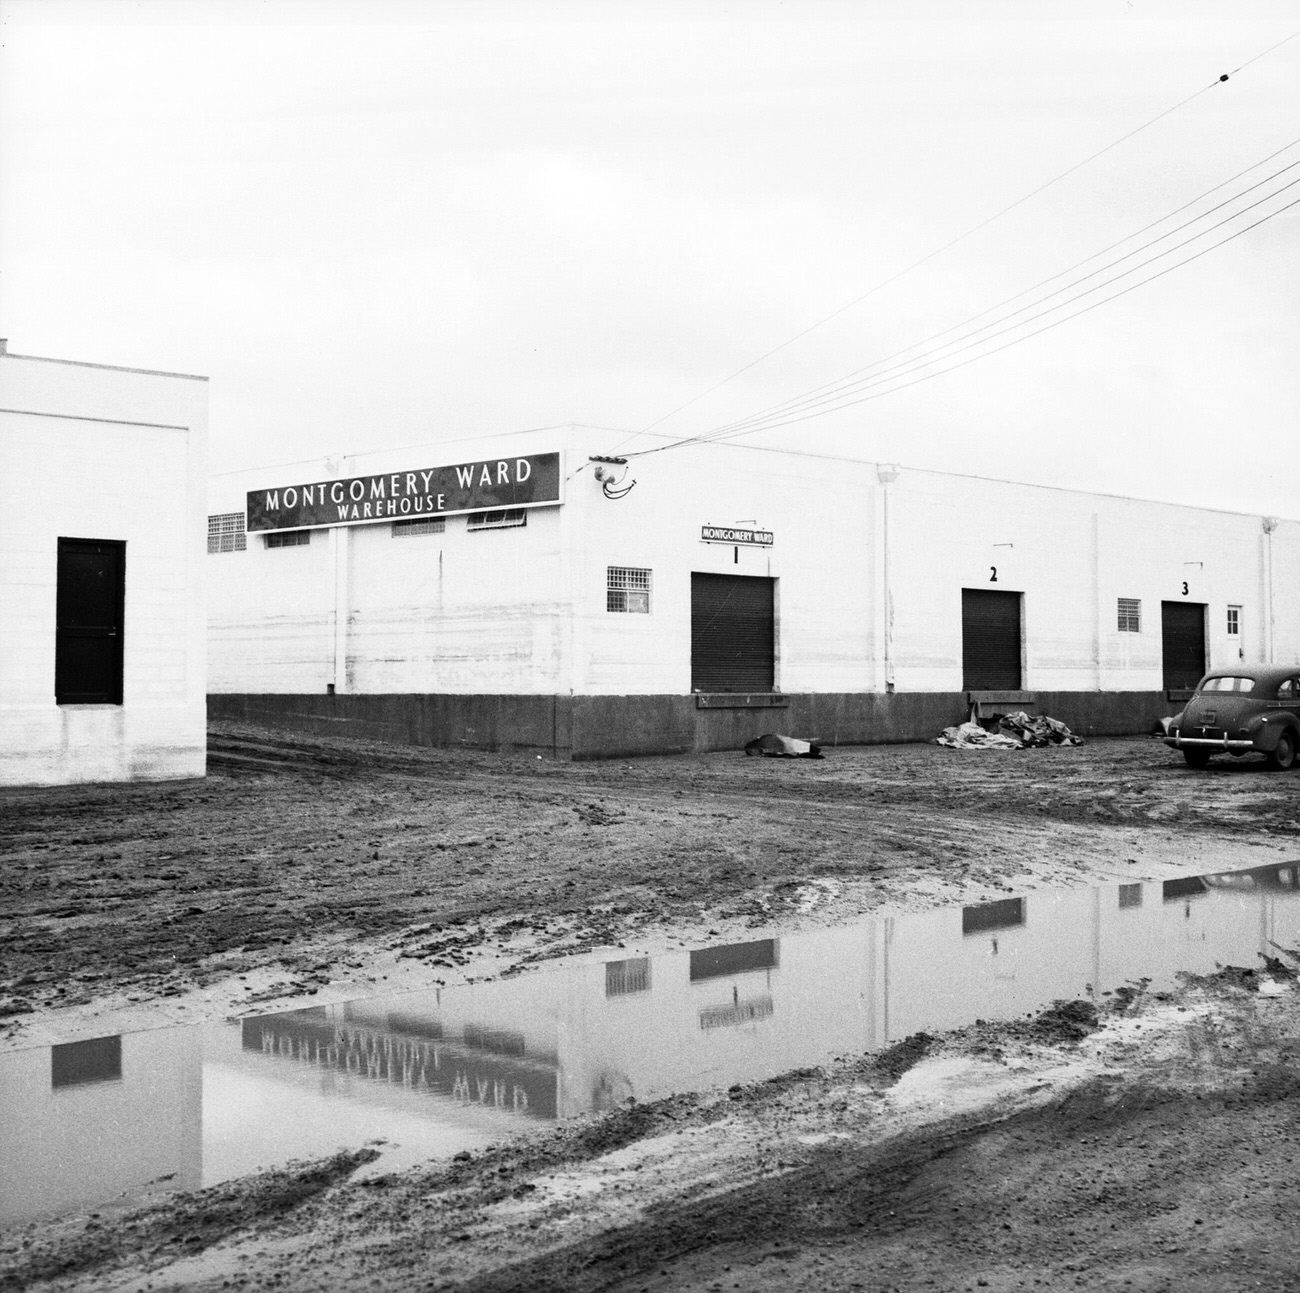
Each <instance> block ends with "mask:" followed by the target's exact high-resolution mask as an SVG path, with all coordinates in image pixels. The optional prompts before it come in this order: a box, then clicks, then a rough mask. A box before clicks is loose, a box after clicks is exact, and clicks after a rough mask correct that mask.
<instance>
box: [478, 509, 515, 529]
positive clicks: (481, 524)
mask: <svg viewBox="0 0 1300 1293" xmlns="http://www.w3.org/2000/svg"><path fill="white" fill-rule="evenodd" d="M527 524H528V513H527V512H526V511H524V509H523V508H522V507H507V508H506V509H504V510H503V511H500V512H471V513H470V517H469V526H468V528H469V529H471V530H511V529H514V528H515V527H517V526H521V525H527Z"/></svg>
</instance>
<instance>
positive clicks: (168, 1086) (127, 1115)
mask: <svg viewBox="0 0 1300 1293" xmlns="http://www.w3.org/2000/svg"><path fill="white" fill-rule="evenodd" d="M202 1089H203V1088H202V1049H201V1042H200V1039H199V1037H198V1034H197V1033H196V1032H195V1030H194V1029H159V1030H157V1031H155V1032H148V1033H129V1034H127V1035H126V1036H122V1037H96V1038H92V1039H91V1040H89V1041H82V1042H70V1043H67V1044H64V1045H58V1046H52V1047H34V1048H32V1049H31V1050H23V1051H14V1052H11V1053H9V1054H5V1055H0V1220H3V1221H4V1222H6V1223H12V1222H19V1221H26V1220H29V1219H31V1218H34V1217H40V1216H48V1215H55V1214H57V1213H60V1212H66V1211H68V1210H69V1209H72V1208H76V1207H79V1206H82V1205H88V1204H94V1203H100V1202H102V1201H104V1200H107V1199H111V1198H112V1197H114V1196H115V1195H119V1194H131V1195H136V1194H139V1193H142V1192H147V1191H148V1189H149V1188H150V1187H151V1186H152V1187H153V1188H156V1189H158V1190H168V1189H193V1188H195V1187H196V1186H197V1185H198V1184H199V1182H200V1178H201V1174H202V1159H203V1150H202Z"/></svg>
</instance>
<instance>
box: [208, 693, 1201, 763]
mask: <svg viewBox="0 0 1300 1293" xmlns="http://www.w3.org/2000/svg"><path fill="white" fill-rule="evenodd" d="M1034 695H1035V702H1036V703H1035V705H1034V707H1033V712H1034V713H1037V714H1048V715H1050V716H1051V717H1053V718H1058V719H1060V720H1061V722H1063V723H1065V724H1066V725H1067V726H1068V727H1070V728H1071V729H1072V730H1073V731H1075V732H1078V733H1079V734H1080V735H1081V736H1126V735H1134V734H1145V733H1148V732H1150V731H1151V730H1152V729H1153V728H1154V727H1155V726H1156V725H1157V724H1158V723H1159V721H1160V719H1161V718H1162V717H1164V716H1166V715H1169V714H1172V713H1174V712H1175V711H1176V710H1177V709H1179V708H1180V705H1179V704H1178V703H1176V702H1169V701H1167V700H1165V698H1164V693H1163V692H1146V691H1141V692H1137V691H1134V692H1077V691H1073V692H1036V693H1034ZM783 700H784V702H785V703H784V704H781V705H778V706H765V707H762V708H754V707H748V706H747V707H742V708H736V709H729V708H726V707H725V706H718V705H716V704H714V705H710V707H709V708H707V709H702V708H698V707H697V705H696V701H695V697H694V696H448V695H436V696H425V695H382V696H321V695H310V696H309V695H244V694H241V695H213V696H209V697H208V717H209V718H213V719H232V720H236V721H241V720H242V721H248V722H257V723H269V724H272V725H275V726H280V727H284V728H288V729H290V730H292V731H298V732H316V733H327V734H328V733H345V734H347V735H349V736H358V737H363V738H365V739H368V740H376V741H392V742H394V743H396V744H402V745H429V746H439V747H444V748H455V747H462V748H466V749H475V750H533V751H536V752H537V753H539V754H547V755H550V756H551V757H554V758H560V759H570V758H572V759H611V758H618V757H621V756H625V755H634V754H683V753H686V752H688V751H693V750H699V751H703V750H738V749H740V748H741V747H742V746H743V745H744V744H745V742H746V741H750V740H752V739H753V738H754V737H756V736H761V735H762V734H763V733H764V732H781V733H784V734H785V735H787V736H798V737H803V738H804V739H816V740H820V741H822V742H824V743H825V744H826V745H828V746H829V745H879V744H883V743H885V742H889V741H929V740H933V739H934V737H936V736H938V735H939V733H940V732H941V731H943V729H944V728H945V727H949V726H951V725H952V724H954V723H960V722H962V721H963V720H964V719H965V718H966V715H967V708H966V704H965V699H964V696H963V694H962V693H961V692H903V693H897V694H895V695H876V694H861V693H852V694H845V693H836V694H804V695H795V696H787V697H784V698H783Z"/></svg>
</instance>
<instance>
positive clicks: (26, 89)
mask: <svg viewBox="0 0 1300 1293" xmlns="http://www.w3.org/2000/svg"><path fill="white" fill-rule="evenodd" d="M1225 15H1228V16H1227V17H1225ZM1297 32H1300V11H1297V8H1296V6H1295V4H1294V3H1293V2H1292V0H1277V2H1276V3H1269V2H1266V0H1254V2H1252V0H1223V2H1222V3H1214V4H1197V3H1195V0H1177V2H1175V0H1162V2H1153V0H1080V2H1079V3H1073V2H1071V0H1061V2H1060V3H1052V0H1032V2H1029V0H1026V2H1025V3H1006V4H1003V3H995V2H994V0H988V2H981V0H964V2H963V3H959V4H958V3H952V4H945V3H938V2H934V3H926V2H925V0H908V3H900V4H894V3H889V2H885V0H882V2H880V3H872V0H857V2H856V3H831V2H829V0H787V2H786V3H784V4H782V3H775V2H772V3H768V2H765V0H732V2H731V3H725V4H724V3H715V2H712V0H691V2H690V3H673V2H672V0H655V2H654V3H646V4H642V3H634V2H627V3H622V2H620V0H604V2H603V3H596V2H592V3H559V2H558V0H531V2H530V3H524V2H522V0H521V2H519V3H492V2H491V0H480V2H479V3H457V2H453V0H351V2H349V3H344V2H341V0H340V2H335V0H164V2H163V3H160V4H155V3H149V2H142V0H0V37H2V39H3V46H2V48H0V168H2V170H0V335H2V336H6V337H8V338H9V346H10V350H11V351H12V352H14V353H18V354H33V355H47V356H54V357H59V358H69V359H81V360H88V361H92V362H99V363H111V364H124V365H129V366H134V367H146V368H161V369H168V370H175V371H180V372H190V373H201V374H205V375H207V376H209V377H210V378H211V449H210V459H211V465H212V468H213V470H217V471H221V470H228V469H232V468H238V467H244V466H257V465H270V464H278V463H284V462H288V461H291V460H294V459H299V458H302V457H309V456H315V455H322V454H326V453H336V452H349V453H350V452H360V451H363V450H366V449H371V448H383V447H392V446H403V445H426V444H434V443H437V442H439V441H443V440H450V439H457V438H461V437H464V436H467V435H478V434H494V433H498V432H510V431H517V430H521V429H524V428H527V427H533V426H543V425H551V424H556V423H568V422H577V423H583V424H589V425H596V426H601V427H608V428H611V429H612V432H613V433H614V434H611V436H610V438H609V447H610V448H614V447H621V448H623V449H624V450H637V449H641V448H645V447H647V446H648V445H649V444H650V443H651V442H650V441H649V440H647V439H644V438H640V437H638V436H637V433H639V432H641V431H643V430H645V429H647V428H651V427H653V428H654V430H655V432H656V433H660V434H670V435H672V436H674V437H680V438H685V437H691V436H698V435H702V434H706V433H710V432H713V431H715V430H717V429H719V428H722V427H726V426H729V425H731V424H733V423H737V422H742V421H744V420H745V419H750V418H752V417H753V416H754V415H756V414H759V413H763V412H764V411H766V410H769V409H772V408H774V407H776V406H780V405H783V404H785V403H786V402H787V401H799V400H801V399H802V398H803V397H805V396H808V395H809V394H810V393H814V392H821V394H822V395H824V396H828V397H830V398H826V399H814V400H813V401H812V402H809V403H804V404H799V405H797V407H796V409H795V412H796V413H797V414H798V415H799V416H800V417H801V418H802V419H803V420H800V421H797V422H787V423H786V424H785V425H778V426H773V425H770V421H769V423H768V424H762V428H763V429H761V430H759V431H758V432H757V433H755V434H752V435H751V436H750V437H749V439H750V440H751V441H752V442H754V443H765V444H781V445H788V446H790V447H793V448H798V449H801V450H808V451H813V452H824V453H837V454H839V453H842V454H850V455H852V456H856V457H863V458H868V459H878V460H889V461H897V462H899V463H901V464H902V465H903V466H904V467H905V468H906V467H908V466H911V467H927V468H933V469H938V470H945V471H955V472H962V473H969V474H974V475H983V476H993V477H999V478H1004V479H1012V480H1022V481H1030V482H1035V483H1041V484H1049V485H1059V486H1070V487H1078V488H1084V489H1089V490H1098V491H1103V492H1108V493H1118V494H1127V495H1133V496H1136V497H1144V498H1158V499H1167V500H1172V501H1175V502H1186V503H1196V504H1202V505H1208V506H1212V507H1222V508H1227V509H1231V510H1236V511H1246V512H1259V513H1271V514H1279V515H1282V516H1289V517H1300V494H1298V493H1297V479H1298V478H1300V473H1298V472H1297V448H1298V447H1300V437H1298V436H1297V411H1298V410H1300V362H1297V360H1298V357H1300V308H1298V307H1300V206H1297V207H1295V208H1292V209H1290V210H1284V208H1285V206H1286V204H1287V203H1289V202H1292V201H1295V200H1296V199H1297V198H1300V183H1296V181H1297V180H1298V179H1300V164H1298V163H1300V36H1296V33H1297ZM1289 37H1296V38H1294V39H1290V40H1288V38H1289ZM1274 47H1275V48H1274ZM1225 73H1226V74H1228V75H1229V79H1228V80H1227V81H1221V80H1220V79H1219V78H1220V76H1221V75H1223V74H1225ZM1133 132H1136V133H1133ZM1125 136H1130V137H1128V138H1125ZM1279 150H1281V151H1279ZM1098 153H1100V156H1096V157H1095V158H1094V159H1093V160H1091V161H1086V159H1088V158H1093V155H1094V154H1098ZM1272 154H1276V156H1274V157H1272V160H1271V161H1268V162H1265V159H1267V158H1269V157H1270V155H1272ZM1085 161H1086V164H1084V165H1079V163H1083V162H1085ZM1293 165H1294V166H1295V169H1293V170H1287V169H1286V168H1287V167H1288V166H1293ZM1234 177H1238V178H1235V179H1234ZM1293 183H1296V186H1295V187H1294V188H1286V187H1284V186H1286V185H1288V184H1293ZM1044 185H1046V186H1047V187H1046V188H1043V187H1042V186H1044ZM1250 186H1258V187H1254V188H1251V191H1250V192H1249V193H1247V192H1246V190H1247V189H1248V188H1250ZM1040 189H1041V191H1037V190H1040ZM1036 191H1037V192H1036ZM1022 199H1023V200H1022ZM1252 203H1258V205H1255V206H1254V207H1253V208H1252V209H1250V210H1249V211H1247V210H1246V208H1247V207H1248V206H1249V205H1250V204H1252ZM1215 206H1218V208H1219V209H1218V210H1217V211H1215V212H1213V213H1212V214H1211V213H1210V208H1211V207H1215ZM1180 209H1181V214H1179V215H1177V216H1176V217H1173V218H1172V219H1168V220H1166V217H1169V216H1170V214H1171V213H1173V212H1175V211H1179V210H1180ZM1159 221H1164V223H1159V224H1157V223H1156V222H1159ZM1255 221H1262V223H1259V224H1258V225H1257V227H1255V228H1253V229H1246V226H1247V225H1249V224H1251V223H1253V222H1255ZM1216 224H1217V227H1216V228H1211V226H1214V225H1216ZM1177 225H1185V226H1186V227H1185V228H1183V230H1182V231H1181V232H1180V233H1178V234H1176V235H1170V231H1171V230H1172V229H1173V228H1174V227H1175V226H1177ZM1152 226H1154V227H1152ZM1144 229H1145V230H1146V232H1145V233H1141V234H1140V236H1139V231H1142V230H1144ZM1162 234H1164V235H1168V236H1166V237H1165V238H1164V240H1163V241H1155V240H1156V239H1159V238H1160V237H1161V235H1162ZM1234 235H1236V236H1234ZM1190 238H1195V239H1196V241H1194V242H1188V243H1187V245H1186V246H1184V247H1182V248H1181V249H1180V250H1178V251H1175V252H1173V253H1172V254H1166V255H1164V256H1163V257H1162V258H1161V259H1158V260H1154V259H1152V258H1153V257H1155V256H1157V255H1158V254H1159V253H1161V252H1169V250H1170V248H1172V247H1173V246H1174V244H1176V243H1180V242H1184V241H1186V240H1187V239H1190ZM1125 240H1127V241H1125ZM1218 243H1222V245H1219V246H1216V244H1218ZM1143 244H1151V245H1150V246H1148V247H1147V248H1146V250H1137V249H1138V248H1140V247H1141V246H1142V245H1143ZM1108 248H1109V249H1110V250H1106V249H1108ZM1199 252H1204V253H1205V254H1202V255H1200V256H1199V257H1198V258H1197V259H1195V260H1192V261H1190V262H1189V263H1187V264H1182V265H1180V264H1179V263H1178V262H1180V261H1182V260H1185V259H1187V258H1188V257H1189V256H1192V255H1195V254H1196V253H1199ZM1096 253H1104V254H1101V255H1096ZM1094 256H1095V259H1091V260H1089V259H1087V258H1089V257H1094ZM1122 257H1124V258H1125V259H1121V258H1122ZM1081 262H1086V263H1082V264H1081ZM1147 262H1149V263H1147ZM1075 266H1078V268H1074V269H1072V268H1071V267H1075ZM1161 270H1167V271H1168V272H1166V273H1164V274H1163V275H1162V276H1161V277H1158V278H1155V279H1154V280H1153V281H1151V282H1149V283H1145V284H1144V285H1143V283H1142V281H1143V280H1144V279H1146V278H1148V277H1150V276H1151V275H1152V274H1155V273H1158V272H1159V271H1161ZM1066 271H1070V272H1066ZM1125 271H1131V272H1128V273H1127V276H1126V277H1124V278H1116V277H1115V275H1117V274H1120V273H1124V272H1125ZM1057 275H1061V277H1054V276H1057ZM1084 275H1091V277H1089V278H1087V279H1084V278H1083V276H1084ZM1049 280H1050V281H1049ZM1076 280H1078V282H1077V285H1076V286H1069V285H1070V284H1073V283H1076ZM1039 284H1045V286H1043V287H1038V286H1037V285H1039ZM1126 287H1132V288H1133V290H1131V291H1128V292H1127V293H1126V294H1124V295H1120V296H1118V297H1117V298H1116V299H1114V300H1112V301H1110V302H1109V303H1105V298H1106V297H1107V296H1111V295H1114V294H1115V293H1117V292H1119V291H1121V290H1122V289H1124V288H1126ZM1029 289H1033V290H1029ZM1090 289H1092V290H1091V291H1089V290H1090ZM1052 291H1055V292H1056V295H1055V296H1053V297H1051V298H1050V299H1047V300H1043V299H1042V298H1043V297H1044V295H1045V293H1047V292H1052ZM1084 292H1089V294H1088V295H1081V293H1084ZM1022 293H1027V294H1026V295H1021V294H1022ZM1012 298H1014V299H1012ZM1007 301H1010V302H1011V303H1010V304H1007V305H1004V306H1001V308H1000V309H999V308H997V307H999V304H1000V303H1002V302H1007ZM1036 302H1041V303H1038V304H1035V303H1036ZM1065 302H1073V303H1072V304H1068V305H1067V306H1066V308H1064V309H1057V310H1056V311H1055V312H1054V313H1047V311H1048V310H1049V308H1050V307H1051V306H1053V305H1056V306H1061V305H1062V304H1063V303H1065ZM1086 306H1095V308H1091V309H1089V310H1087V312H1086V313H1082V314H1080V315H1079V316H1078V317H1076V318H1073V319H1067V320H1064V321H1061V320H1062V317H1063V315H1064V314H1068V313H1072V312H1074V311H1077V310H1081V309H1083V308H1084V307H1086ZM1012 310H1020V313H1019V314H1017V315H1015V316H1013V317H1011V318H1006V319H1005V320H1004V321H1001V322H999V320H1002V319H1003V316H1005V315H1007V314H1008V313H1009V312H1010V311H1012ZM986 311H992V313H986ZM1054 323H1055V324H1057V325H1058V326H1053V327H1050V328H1049V329H1048V330H1047V331H1042V332H1039V334H1038V335H1032V336H1031V335H1028V334H1029V333H1030V332H1032V331H1034V330H1036V329H1041V328H1042V327H1044V326H1045V325H1047V324H1054ZM985 325H987V328H988V330H987V332H985V333H981V334H978V336H976V335H974V334H972V333H971V332H970V329H973V328H979V327H981V326H985ZM949 330H954V331H949ZM991 334H996V335H991ZM936 337H937V338H938V340H933V341H932V340H930V339H931V338H936ZM979 337H984V338H988V339H986V340H984V341H982V342H979V343H978V344H976V343H977V342H978V338H979ZM944 342H953V343H955V344H954V345H953V346H952V347H951V348H949V349H946V350H942V351H936V350H935V347H937V346H939V345H942V344H943V343H944ZM1009 342H1010V343H1013V344H1007V343H1009ZM908 347H917V349H915V350H908V349H907V348H908ZM957 347H961V348H960V349H959V348H957ZM995 347H1004V348H1003V349H1000V350H998V351H997V353H991V354H990V353H988V352H989V351H991V350H993V349H994V348H995ZM904 351H906V352H907V353H905V354H903V355H901V357H899V358H892V359H891V356H897V355H899V352H904ZM769 352H775V353H769ZM765 355H766V356H768V357H767V358H765V359H762V361H761V362H758V363H755V362H754V361H756V360H759V359H760V357H762V356H765ZM926 359H928V360H929V361H930V362H929V363H928V364H926V365H925V366H918V365H920V364H921V361H924V360H926ZM967 360H971V361H972V362H964V361H967ZM908 361H912V362H911V363H909V362H908ZM958 363H961V364H963V366H961V367H956V368H953V370H952V371H949V372H944V371H942V370H943V369H944V368H948V367H952V365H954V364H958ZM751 365H752V366H751ZM873 365H882V366H878V367H872V366H873ZM899 365H902V366H901V367H900V366H899ZM742 370H743V371H742ZM728 379H730V380H728ZM846 379H849V380H859V379H865V384H862V383H861V381H860V384H858V385H854V386H851V387H848V388H847V389H845V388H844V387H843V385H842V384H843V383H844V381H845V380H846ZM903 383H910V384H907V385H903ZM823 388H824V389H823ZM864 397H870V398H864ZM807 414H811V415H813V416H805V415H807ZM777 420H778V421H782V420H784V419H777ZM745 425H747V426H749V425H754V424H752V423H745ZM672 452H674V453H680V454H683V455H689V454H690V453H692V452H693V451H692V450H691V449H690V448H689V447H684V448H681V449H675V450H673V451H672ZM424 457H427V455H424ZM421 461H422V462H423V457H422V459H421ZM977 501H978V495H977V494H976V495H974V496H973V499H972V502H973V504H976V505H977Z"/></svg>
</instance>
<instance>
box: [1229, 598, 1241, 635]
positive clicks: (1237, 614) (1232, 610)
mask: <svg viewBox="0 0 1300 1293" xmlns="http://www.w3.org/2000/svg"><path fill="white" fill-rule="evenodd" d="M1228 636H1229V637H1230V638H1235V637H1240V636H1241V607H1240V606H1229V607H1228Z"/></svg>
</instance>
